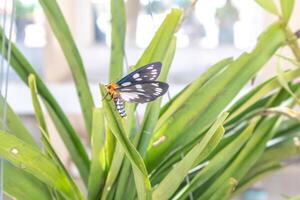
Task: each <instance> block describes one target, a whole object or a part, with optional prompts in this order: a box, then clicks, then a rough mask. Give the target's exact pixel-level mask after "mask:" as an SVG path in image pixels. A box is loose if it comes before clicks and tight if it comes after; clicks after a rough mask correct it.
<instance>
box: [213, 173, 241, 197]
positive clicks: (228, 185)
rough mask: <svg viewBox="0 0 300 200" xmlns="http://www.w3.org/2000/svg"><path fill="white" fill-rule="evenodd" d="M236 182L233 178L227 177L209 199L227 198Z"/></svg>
mask: <svg viewBox="0 0 300 200" xmlns="http://www.w3.org/2000/svg"><path fill="white" fill-rule="evenodd" d="M237 184H238V182H237V180H235V179H234V178H229V179H228V180H227V181H225V185H223V186H222V187H221V188H220V189H219V190H218V191H217V192H215V193H214V194H213V195H212V197H210V198H209V200H219V199H223V200H225V199H229V197H230V195H231V193H232V192H233V191H234V189H235V187H236V186H237Z"/></svg>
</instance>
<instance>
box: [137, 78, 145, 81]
mask: <svg viewBox="0 0 300 200" xmlns="http://www.w3.org/2000/svg"><path fill="white" fill-rule="evenodd" d="M135 80H137V81H142V80H143V79H141V78H137V79H135Z"/></svg>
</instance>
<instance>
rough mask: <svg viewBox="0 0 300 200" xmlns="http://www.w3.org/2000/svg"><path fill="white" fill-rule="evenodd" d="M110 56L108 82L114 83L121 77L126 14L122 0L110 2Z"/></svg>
mask: <svg viewBox="0 0 300 200" xmlns="http://www.w3.org/2000/svg"><path fill="white" fill-rule="evenodd" d="M110 10H111V16H112V18H111V51H110V52H111V55H110V67H109V80H110V81H116V80H118V79H120V78H121V77H122V75H123V60H124V52H125V45H124V44H125V32H126V13H125V5H124V1H123V0H111V1H110Z"/></svg>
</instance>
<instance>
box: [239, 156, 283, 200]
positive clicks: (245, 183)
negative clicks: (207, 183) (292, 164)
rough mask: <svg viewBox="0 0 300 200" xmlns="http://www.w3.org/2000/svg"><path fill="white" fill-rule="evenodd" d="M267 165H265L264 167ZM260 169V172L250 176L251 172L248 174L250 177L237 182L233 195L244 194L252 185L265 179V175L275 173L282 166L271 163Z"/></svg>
mask: <svg viewBox="0 0 300 200" xmlns="http://www.w3.org/2000/svg"><path fill="white" fill-rule="evenodd" d="M266 164H267V165H266ZM266 164H264V165H263V166H262V167H260V171H257V172H256V173H255V174H251V171H250V173H249V174H251V177H247V178H248V179H246V180H242V181H241V182H239V185H238V188H237V189H236V190H235V191H234V193H233V195H234V196H236V195H239V194H241V193H242V192H244V191H245V190H246V189H248V188H249V187H251V186H252V185H253V184H254V183H256V182H257V181H259V180H261V179H262V178H264V177H266V176H267V175H270V173H273V172H275V171H278V170H279V169H282V167H283V166H282V164H280V163H278V162H272V163H266Z"/></svg>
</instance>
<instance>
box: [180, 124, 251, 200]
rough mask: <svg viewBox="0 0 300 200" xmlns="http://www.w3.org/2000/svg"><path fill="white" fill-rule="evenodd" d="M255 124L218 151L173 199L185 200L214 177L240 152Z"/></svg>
mask: <svg viewBox="0 0 300 200" xmlns="http://www.w3.org/2000/svg"><path fill="white" fill-rule="evenodd" d="M255 126H256V123H251V124H249V126H248V127H247V128H246V129H245V130H244V131H243V132H242V133H241V134H240V135H239V136H238V137H237V138H235V139H234V140H233V141H232V142H231V143H230V144H229V145H228V146H226V147H225V148H224V149H222V150H221V151H219V153H218V154H217V155H216V156H215V157H213V158H212V160H210V162H209V164H208V165H207V166H206V167H205V168H204V169H203V170H201V171H200V172H199V173H198V174H197V175H196V176H195V177H194V178H193V180H192V181H191V183H190V184H188V185H187V186H185V187H184V188H183V189H182V190H181V191H180V192H179V193H178V194H177V195H176V197H175V199H181V200H183V199H185V198H186V197H188V195H189V193H191V192H193V191H194V190H195V189H196V188H197V187H200V186H201V185H202V184H204V183H205V182H206V181H207V180H209V179H210V178H211V177H212V176H213V175H215V174H216V173H217V172H218V171H219V170H220V169H221V168H223V167H224V166H225V165H226V164H227V163H228V162H229V161H230V160H231V159H232V158H233V156H235V155H236V153H237V152H238V151H239V150H240V148H241V147H242V145H244V144H245V142H246V141H247V140H248V139H249V138H250V137H251V135H252V132H253V130H254V128H255Z"/></svg>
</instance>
